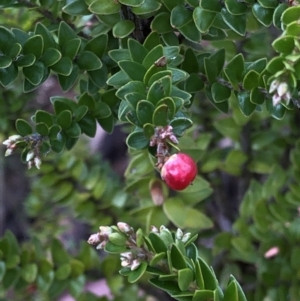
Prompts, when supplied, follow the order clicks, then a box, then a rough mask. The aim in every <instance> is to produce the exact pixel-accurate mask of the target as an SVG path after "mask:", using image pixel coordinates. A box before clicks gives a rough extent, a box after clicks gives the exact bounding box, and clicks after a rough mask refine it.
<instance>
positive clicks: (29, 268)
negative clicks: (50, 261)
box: [21, 263, 38, 283]
mask: <svg viewBox="0 0 300 301" xmlns="http://www.w3.org/2000/svg"><path fill="white" fill-rule="evenodd" d="M37 272H38V267H37V265H36V264H35V263H30V264H27V265H25V266H23V267H22V270H21V277H22V278H23V279H24V280H25V281H26V282H28V283H32V282H34V281H35V279H36V276H37Z"/></svg>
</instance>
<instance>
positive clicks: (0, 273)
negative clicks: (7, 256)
mask: <svg viewBox="0 0 300 301" xmlns="http://www.w3.org/2000/svg"><path fill="white" fill-rule="evenodd" d="M5 272H6V266H5V262H4V261H0V281H1V282H2V280H3V277H4V275H5Z"/></svg>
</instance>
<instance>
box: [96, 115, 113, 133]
mask: <svg viewBox="0 0 300 301" xmlns="http://www.w3.org/2000/svg"><path fill="white" fill-rule="evenodd" d="M97 121H98V123H99V125H100V126H101V127H102V128H103V130H104V131H106V132H107V133H109V134H111V133H112V131H113V129H114V124H115V121H114V117H113V115H112V114H111V115H109V116H108V117H106V118H101V119H100V118H97Z"/></svg>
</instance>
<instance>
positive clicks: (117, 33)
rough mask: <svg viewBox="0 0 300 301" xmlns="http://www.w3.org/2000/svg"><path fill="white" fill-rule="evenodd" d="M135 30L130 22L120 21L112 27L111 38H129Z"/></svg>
mask: <svg viewBox="0 0 300 301" xmlns="http://www.w3.org/2000/svg"><path fill="white" fill-rule="evenodd" d="M134 29H135V25H134V23H133V22H132V21H130V20H121V21H119V22H118V23H117V24H115V25H114V27H113V29H112V33H113V36H114V37H115V38H119V39H122V38H125V37H127V36H129V35H130V34H131V33H132V32H133V31H134Z"/></svg>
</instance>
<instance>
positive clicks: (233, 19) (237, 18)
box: [221, 8, 247, 36]
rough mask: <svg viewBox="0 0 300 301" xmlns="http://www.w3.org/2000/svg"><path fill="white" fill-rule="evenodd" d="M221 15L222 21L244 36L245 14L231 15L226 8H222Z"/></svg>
mask: <svg viewBox="0 0 300 301" xmlns="http://www.w3.org/2000/svg"><path fill="white" fill-rule="evenodd" d="M221 16H222V18H223V20H224V22H225V23H226V24H227V25H228V26H229V27H230V28H231V29H232V30H233V31H235V32H236V33H237V34H239V35H241V36H244V35H245V33H246V22H247V20H246V15H245V14H241V15H232V14H231V13H230V12H229V11H228V10H226V9H225V8H222V11H221Z"/></svg>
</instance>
